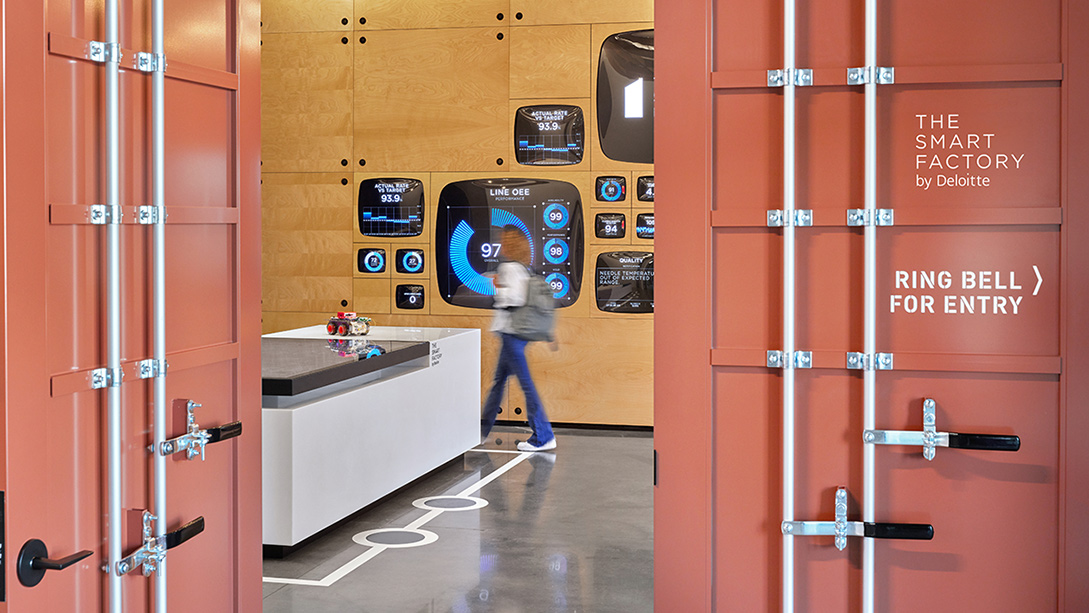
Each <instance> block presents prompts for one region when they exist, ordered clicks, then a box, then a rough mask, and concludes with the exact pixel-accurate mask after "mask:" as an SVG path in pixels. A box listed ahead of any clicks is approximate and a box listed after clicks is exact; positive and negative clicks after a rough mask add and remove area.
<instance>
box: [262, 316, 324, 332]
mask: <svg viewBox="0 0 1089 613" xmlns="http://www.w3.org/2000/svg"><path fill="white" fill-rule="evenodd" d="M329 315H330V313H327V312H324V311H321V312H316V313H301V312H291V311H265V312H263V313H261V334H272V333H273V332H282V331H284V330H294V329H295V328H305V327H307V326H314V325H318V324H324V323H326V322H327V321H329Z"/></svg>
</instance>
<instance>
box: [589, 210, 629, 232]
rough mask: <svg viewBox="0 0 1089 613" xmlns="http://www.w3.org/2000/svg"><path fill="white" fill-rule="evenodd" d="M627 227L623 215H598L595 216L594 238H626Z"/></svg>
mask: <svg viewBox="0 0 1089 613" xmlns="http://www.w3.org/2000/svg"><path fill="white" fill-rule="evenodd" d="M626 226H627V223H626V222H625V219H624V214H623V213H598V214H597V215H595V216H594V236H596V237H598V238H624V236H625V235H626V234H627V227H626Z"/></svg>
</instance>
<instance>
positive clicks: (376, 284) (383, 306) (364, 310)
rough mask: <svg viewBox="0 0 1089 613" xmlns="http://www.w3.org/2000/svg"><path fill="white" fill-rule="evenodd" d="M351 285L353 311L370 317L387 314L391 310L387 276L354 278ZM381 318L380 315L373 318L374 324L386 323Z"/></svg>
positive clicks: (382, 324) (381, 324)
mask: <svg viewBox="0 0 1089 613" xmlns="http://www.w3.org/2000/svg"><path fill="white" fill-rule="evenodd" d="M352 287H353V294H354V304H353V305H352V310H354V311H355V312H357V313H359V314H361V315H366V316H368V317H372V318H374V317H375V316H376V315H381V314H388V313H390V312H391V306H390V305H391V302H390V295H391V294H390V284H389V279H388V278H382V277H374V278H366V279H356V280H355V281H353V282H352ZM382 319H383V318H381V317H378V318H377V319H375V321H374V323H375V325H378V326H384V325H388V324H384V323H382Z"/></svg>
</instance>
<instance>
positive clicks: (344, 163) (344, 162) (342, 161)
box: [340, 159, 348, 166]
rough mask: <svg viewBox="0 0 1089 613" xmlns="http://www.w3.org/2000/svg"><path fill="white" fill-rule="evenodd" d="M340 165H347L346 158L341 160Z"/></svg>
mask: <svg viewBox="0 0 1089 613" xmlns="http://www.w3.org/2000/svg"><path fill="white" fill-rule="evenodd" d="M340 165H341V166H347V165H348V160H347V159H344V160H341V161H340Z"/></svg>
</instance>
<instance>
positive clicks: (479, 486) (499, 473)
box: [457, 451, 533, 496]
mask: <svg viewBox="0 0 1089 613" xmlns="http://www.w3.org/2000/svg"><path fill="white" fill-rule="evenodd" d="M531 455H533V452H532V451H524V452H522V453H520V454H518V457H517V458H514V459H513V460H511V461H510V462H507V463H506V464H504V465H502V466H500V467H499V468H497V469H495V470H493V471H492V474H490V475H488V476H487V477H484V478H483V479H481V480H480V481H477V482H476V483H475V484H473V485H470V486H469V487H467V488H465V489H463V490H461V492H459V493H458V494H457V495H458V496H468V495H469V494H474V493H476V492H478V491H480V490H481V489H483V488H484V486H485V485H488V484H489V483H491V482H492V481H495V480H496V479H498V478H499V477H500V476H502V475H503V473H505V472H507V471H508V470H510V469H512V468H514V467H515V466H518V464H520V463H521V462H522V461H523V460H525V459H526V458H528V457H529V456H531Z"/></svg>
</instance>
